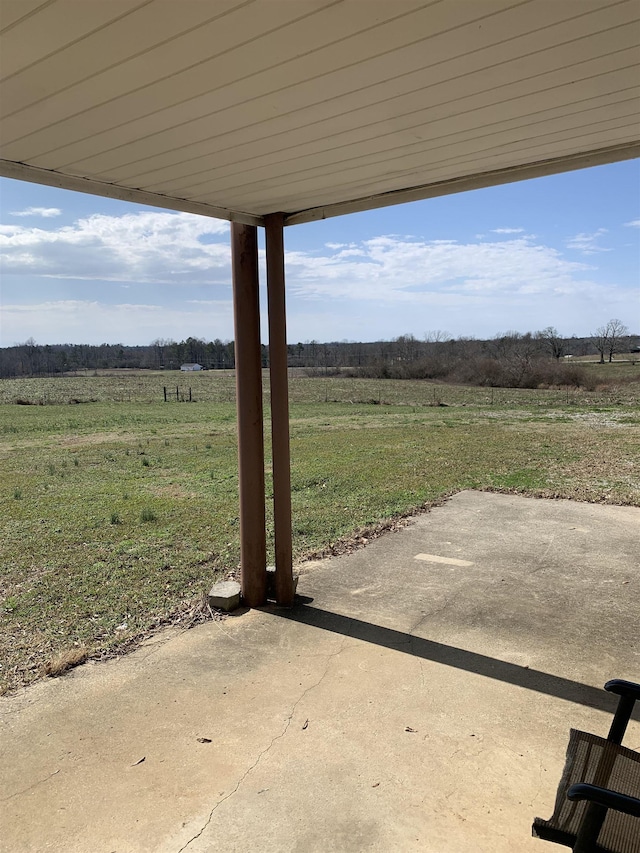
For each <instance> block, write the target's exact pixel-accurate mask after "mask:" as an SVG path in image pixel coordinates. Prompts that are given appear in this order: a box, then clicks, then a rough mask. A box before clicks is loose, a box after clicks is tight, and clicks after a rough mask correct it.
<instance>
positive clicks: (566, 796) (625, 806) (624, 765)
mask: <svg viewBox="0 0 640 853" xmlns="http://www.w3.org/2000/svg"><path fill="white" fill-rule="evenodd" d="M604 689H605V690H608V691H609V692H610V693H615V694H616V695H618V696H619V697H620V699H619V701H618V708H617V710H616V713H615V716H614V718H613V722H612V723H611V728H610V730H609V735H608V737H607V738H606V739H605V738H601V737H597V736H596V735H592V734H588V733H587V732H581V731H576V730H575V729H571V734H570V738H569V746H568V748H567V760H566V764H565V768H564V772H563V774H562V779H561V780H560V785H559V787H558V793H557V795H556V804H555V810H554V812H553V815H552V817H551V818H550V819H549V820H542V819H541V818H536V819H535V821H534V823H533V835H534V836H535V837H537V838H542V839H544V840H545V841H553V842H555V843H556V844H563V845H565V846H566V847H571V848H572V850H573V851H574V853H640V753H638V752H635V751H634V750H632V749H627V748H626V747H624V746H622V745H621V744H622V738H623V737H624V734H625V731H626V729H627V725H628V723H629V720H630V718H631V714H632V713H633V707H634V705H635V702H636V700H638V699H640V684H634V683H633V682H630V681H622V680H619V679H616V680H614V681H608V682H607V683H606V684H605V686H604Z"/></svg>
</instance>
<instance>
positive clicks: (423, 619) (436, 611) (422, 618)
mask: <svg viewBox="0 0 640 853" xmlns="http://www.w3.org/2000/svg"><path fill="white" fill-rule="evenodd" d="M450 604H451V599H450V598H448V599H447V600H446V601H445V603H444V604H443V605H442V607H436V608H435V609H434V610H430V611H429V612H428V613H423V614H422V616H420V618H419V619H418V621H417V622H416V623H415V625H412V626H411V627H410V628H409V634H410V635H411V636H412V637H413V634H414V631H417V630H418V628H419V627H420V626H421V625H422V623H423V622H426V620H427V619H430V618H431V617H432V616H437V615H438V614H439V613H442V611H443V610H446V609H447V607H449V605H450Z"/></svg>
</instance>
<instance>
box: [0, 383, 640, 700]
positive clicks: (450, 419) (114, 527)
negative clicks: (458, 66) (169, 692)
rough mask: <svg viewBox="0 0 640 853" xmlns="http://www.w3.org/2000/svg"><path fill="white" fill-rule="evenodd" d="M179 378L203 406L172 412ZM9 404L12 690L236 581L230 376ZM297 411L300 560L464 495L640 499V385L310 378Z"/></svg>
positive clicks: (7, 648) (2, 516) (5, 453)
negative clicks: (62, 660) (231, 578)
mask: <svg viewBox="0 0 640 853" xmlns="http://www.w3.org/2000/svg"><path fill="white" fill-rule="evenodd" d="M601 367H602V366H601ZM170 384H171V385H172V386H173V388H174V395H175V386H176V385H178V386H182V387H184V388H187V389H188V387H192V389H193V398H194V400H195V401H196V402H193V403H191V404H188V403H177V402H175V396H174V401H173V402H168V403H164V402H162V400H163V393H162V389H163V387H164V386H168V385H170ZM266 393H267V396H268V389H267V392H266ZM0 395H1V396H0V399H1V400H2V401H3V403H4V404H0V461H1V464H2V472H3V475H2V488H1V490H0V525H1V526H2V539H1V545H0V565H1V567H2V571H1V572H0V618H1V619H2V626H3V630H2V632H1V635H0V664H1V667H2V668H1V669H0V685H3V686H4V688H5V689H6V688H8V687H14V686H17V685H19V684H23V683H28V682H29V681H32V680H34V679H35V678H37V677H38V676H39V675H40V674H42V672H43V671H44V670H45V668H46V666H47V664H49V663H50V662H51V661H52V660H54V659H55V658H56V656H57V655H63V656H64V655H65V654H69V653H70V652H73V650H75V651H76V653H77V656H78V657H79V658H82V657H84V656H85V655H86V654H89V655H93V656H101V655H107V654H113V653H116V652H117V651H118V650H121V649H123V648H124V647H126V646H127V645H128V644H131V642H132V641H135V639H136V638H139V637H141V636H142V635H144V634H145V633H146V632H148V631H150V630H153V629H154V628H155V627H157V626H158V625H160V624H163V623H164V622H165V621H167V620H172V619H175V618H177V617H178V616H179V614H180V613H185V612H191V611H192V610H193V608H194V602H196V603H197V602H198V601H199V600H200V599H201V598H202V595H203V593H205V592H206V591H207V590H208V588H209V586H210V585H211V583H212V581H213V580H214V579H215V578H216V577H220V576H225V575H227V574H228V573H230V572H232V571H234V570H235V569H236V568H237V565H238V560H239V538H238V533H239V531H238V505H237V462H236V458H237V457H236V453H237V448H236V436H235V404H234V390H233V376H232V375H231V374H229V373H222V372H219V373H217V372H211V373H209V372H208V373H206V374H203V375H199V376H195V377H188V378H187V379H185V378H184V377H181V376H179V375H175V374H174V375H172V376H171V377H169V376H168V375H167V374H148V373H147V374H142V375H141V374H129V375H125V376H116V377H108V376H98V377H95V376H83V377H73V378H68V377H65V378H59V379H51V380H42V379H34V380H20V381H18V380H16V381H13V380H11V381H10V380H4V381H3V382H2V383H0ZM17 399H20V400H22V401H23V402H26V401H29V402H32V403H45V402H46V405H16V404H15V400H17ZM291 399H292V404H291V453H292V501H293V531H294V553H295V557H296V560H302V559H303V558H304V557H305V556H306V555H309V554H310V553H313V552H317V551H321V550H323V549H325V548H326V547H328V546H330V545H331V544H332V543H336V542H339V541H340V540H342V539H344V538H346V537H350V536H352V535H353V534H354V531H357V530H358V529H359V528H363V527H366V526H368V525H375V524H376V523H377V522H379V521H380V520H381V519H387V518H393V517H396V516H399V515H403V514H406V513H408V512H410V511H412V510H413V509H415V508H418V507H422V506H424V505H425V504H428V503H430V502H433V501H437V500H440V499H442V498H443V497H444V496H446V495H448V494H451V493H453V492H455V491H458V490H460V489H464V488H476V489H493V490H499V491H510V492H518V493H522V494H528V495H540V496H547V497H566V498H575V499H578V500H587V501H603V502H607V503H618V504H629V505H635V506H639V505H640V474H639V468H638V466H639V462H640V459H639V456H640V449H639V445H640V439H639V436H640V402H639V401H640V386H639V385H638V384H637V383H623V384H621V385H620V386H619V387H614V388H608V389H602V390H600V391H596V392H591V393H586V392H579V391H569V392H567V391H557V390H553V391H518V390H512V389H495V390H494V391H493V392H492V391H491V389H478V388H453V387H451V386H438V385H432V384H429V383H424V382H403V381H396V382H394V381H391V380H386V381H382V380H353V379H351V380H350V379H344V378H339V377H338V378H335V379H334V378H307V377H304V376H298V377H296V378H293V379H292V382H291ZM69 400H87V401H89V400H93V401H94V402H86V403H72V404H70V403H69ZM442 403H444V404H445V405H442ZM266 430H267V433H268V424H267V425H266ZM268 458H269V446H268V445H267V459H268ZM267 468H268V470H269V464H268V461H267ZM267 494H268V495H270V494H271V483H270V480H269V475H268V474H267ZM267 524H268V529H269V535H271V533H272V520H271V518H270V517H269V518H268V520H267Z"/></svg>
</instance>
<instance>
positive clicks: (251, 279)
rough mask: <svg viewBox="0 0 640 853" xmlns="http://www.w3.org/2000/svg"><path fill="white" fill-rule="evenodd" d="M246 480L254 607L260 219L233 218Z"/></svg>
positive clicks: (246, 590) (249, 586)
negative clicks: (250, 222)
mask: <svg viewBox="0 0 640 853" xmlns="http://www.w3.org/2000/svg"><path fill="white" fill-rule="evenodd" d="M231 260H232V277H233V309H234V326H235V362H236V396H237V410H238V474H239V486H240V585H241V589H242V598H243V599H244V601H245V603H246V604H248V605H249V607H260V605H262V604H264V603H265V602H266V599H267V547H266V526H265V506H264V501H265V489H264V437H263V428H262V366H261V352H260V302H259V293H258V235H257V228H256V226H255V225H242V224H240V223H238V222H232V223H231Z"/></svg>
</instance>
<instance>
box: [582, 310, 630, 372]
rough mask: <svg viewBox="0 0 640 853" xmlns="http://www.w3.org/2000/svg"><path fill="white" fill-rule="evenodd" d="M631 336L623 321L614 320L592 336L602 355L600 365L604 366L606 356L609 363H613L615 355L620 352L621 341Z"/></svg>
mask: <svg viewBox="0 0 640 853" xmlns="http://www.w3.org/2000/svg"><path fill="white" fill-rule="evenodd" d="M628 334H629V330H628V329H627V327H626V326H625V324H624V323H623V322H622V320H617V319H615V318H614V319H612V320H609V322H608V323H607V324H606V325H605V326H600V327H599V328H598V329H596V330H595V332H594V333H593V335H592V336H591V340H592V341H593V345H594V347H595V348H596V349H597V350H598V352H599V353H600V364H604V357H605V355H608V356H609V362H612V361H613V356H614V353H616V352H619V351H620V346H621V343H622V341H621V339H622V338H624V336H625V335H628Z"/></svg>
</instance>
